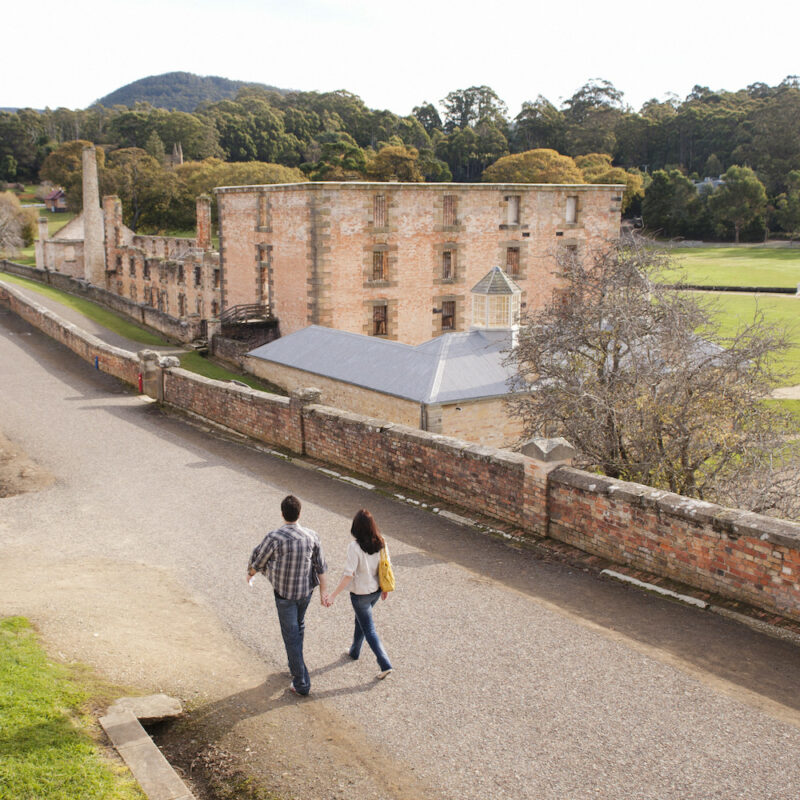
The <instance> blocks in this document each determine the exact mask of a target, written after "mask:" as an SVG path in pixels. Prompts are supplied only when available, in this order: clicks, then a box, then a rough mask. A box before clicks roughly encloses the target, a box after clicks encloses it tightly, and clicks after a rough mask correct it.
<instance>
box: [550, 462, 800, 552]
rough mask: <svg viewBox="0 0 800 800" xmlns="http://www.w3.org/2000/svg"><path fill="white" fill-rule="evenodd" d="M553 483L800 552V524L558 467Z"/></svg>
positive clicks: (729, 536) (552, 473)
mask: <svg viewBox="0 0 800 800" xmlns="http://www.w3.org/2000/svg"><path fill="white" fill-rule="evenodd" d="M550 479H551V480H552V481H553V482H554V483H556V484H561V485H564V486H571V487H574V488H576V489H581V490H583V491H585V492H587V493H592V494H596V495H603V496H606V497H608V498H610V499H613V500H619V501H622V502H626V503H630V504H631V505H632V506H639V507H640V508H651V509H653V510H655V511H656V512H657V513H661V514H669V515H670V516H674V517H678V518H680V519H684V520H687V521H689V522H692V523H695V524H696V525H706V526H709V527H711V528H712V529H713V530H715V531H717V532H719V533H722V534H725V535H726V536H727V537H728V538H729V539H738V538H739V537H740V536H746V537H748V538H751V539H760V540H761V541H765V542H770V543H772V544H778V545H782V546H783V547H787V548H789V549H792V550H800V523H797V522H791V521H790V520H784V519H778V518H776V517H768V516H766V515H764V514H755V513H753V512H752V511H742V510H740V509H733V508H725V507H724V506H719V505H717V504H716V503H708V502H706V501H705V500H696V499H694V498H691V497H682V496H681V495H678V494H674V493H673V492H667V491H664V490H662V489H653V488H652V487H650V486H644V485H643V484H640V483H632V482H629V481H621V480H617V479H616V478H608V477H606V476H604V475H595V474H593V473H591V472H584V471H583V470H580V469H575V468H574V467H566V466H562V467H558V468H556V469H555V470H553V472H551V473H550Z"/></svg>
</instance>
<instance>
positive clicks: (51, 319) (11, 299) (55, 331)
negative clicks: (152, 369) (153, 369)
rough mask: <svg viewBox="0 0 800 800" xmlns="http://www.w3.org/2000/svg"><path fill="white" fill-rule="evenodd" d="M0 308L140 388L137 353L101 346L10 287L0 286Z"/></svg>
mask: <svg viewBox="0 0 800 800" xmlns="http://www.w3.org/2000/svg"><path fill="white" fill-rule="evenodd" d="M0 304H2V305H4V306H6V308H9V309H10V310H11V311H13V312H14V313H15V314H18V315H19V316H20V317H22V319H24V320H25V321H26V322H29V323H30V324H31V325H33V326H34V327H35V328H38V329H39V330H40V331H42V332H43V333H45V334H47V335H48V336H49V337H50V338H51V339H55V340H56V341H57V342H61V344H63V345H66V346H67V347H68V348H69V349H70V350H72V352H73V353H75V354H77V355H78V356H79V357H80V358H82V359H83V360H84V361H88V362H90V363H92V364H94V363H95V359H97V362H96V363H97V367H98V369H100V370H102V371H103V372H107V373H108V374H109V375H114V376H115V377H117V378H120V379H121V380H123V381H125V383H128V384H131V385H132V386H136V385H138V382H139V372H140V365H139V359H138V357H137V356H136V354H135V353H130V352H128V351H127V350H121V349H120V348H118V347H112V346H111V345H108V344H106V343H105V342H101V341H100V339H98V338H96V337H95V336H92V335H91V334H89V333H86V331H82V330H81V329H80V328H78V327H76V326H75V325H72V324H70V323H69V322H65V321H64V320H62V319H61V318H60V317H58V316H56V315H55V314H53V312H52V311H49V310H48V309H46V308H44V307H43V306H40V305H37V304H36V303H34V302H33V301H31V300H28V299H27V298H25V297H23V296H22V295H21V294H20V293H18V292H17V291H16V290H15V289H13V288H11V287H10V286H9V285H7V284H0Z"/></svg>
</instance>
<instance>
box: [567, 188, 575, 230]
mask: <svg viewBox="0 0 800 800" xmlns="http://www.w3.org/2000/svg"><path fill="white" fill-rule="evenodd" d="M566 221H567V222H568V223H575V222H577V221H578V196H577V195H570V196H569V197H568V198H567V213H566Z"/></svg>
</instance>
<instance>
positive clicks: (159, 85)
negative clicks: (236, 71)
mask: <svg viewBox="0 0 800 800" xmlns="http://www.w3.org/2000/svg"><path fill="white" fill-rule="evenodd" d="M244 86H258V87H260V88H263V89H270V90H273V91H276V92H283V91H285V90H284V89H278V88H277V87H275V86H267V85H266V84H263V83H250V82H246V81H232V80H229V79H228V78H220V77H218V76H216V75H194V74H193V73H191V72H165V73H164V74H163V75H151V76H150V77H148V78H141V79H140V80H138V81H134V82H133V83H129V84H128V85H127V86H123V87H121V88H120V89H117V90H116V91H113V92H111V93H110V94H107V95H106V96H105V97H101V98H100V99H99V100H97V101H96V102H95V103H94V104H93V105H100V106H105V107H106V108H110V107H111V106H115V105H122V106H133V105H134V104H135V103H139V102H145V103H150V105H152V106H155V107H156V108H166V109H168V110H172V109H175V110H176V111H188V112H191V111H194V110H195V109H196V108H197V106H198V105H200V103H206V102H208V103H216V102H218V101H220V100H227V99H233V98H234V97H236V94H237V92H238V91H239V89H241V88H242V87H244Z"/></svg>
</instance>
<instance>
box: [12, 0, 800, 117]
mask: <svg viewBox="0 0 800 800" xmlns="http://www.w3.org/2000/svg"><path fill="white" fill-rule="evenodd" d="M3 5H4V8H3V12H2V15H0V28H1V29H2V30H3V36H2V45H1V46H0V65H2V72H0V74H2V75H3V76H4V77H3V79H2V81H0V107H12V108H13V107H31V108H44V107H50V108H58V107H59V106H64V107H67V108H86V107H87V106H89V105H91V104H92V103H93V102H94V101H95V100H97V99H99V98H101V97H103V96H104V95H106V94H108V93H110V92H112V91H114V90H115V89H118V88H120V87H122V86H124V85H126V84H128V83H131V82H133V81H135V80H138V79H139V78H144V77H147V76H149V75H159V74H161V73H164V72H175V71H180V72H193V73H195V74H198V75H218V76H221V77H224V78H230V79H233V80H242V81H252V82H257V83H266V84H270V85H272V86H278V87H280V88H286V89H299V90H305V91H312V90H313V91H332V90H336V89H346V90H348V91H350V92H352V93H354V94H357V95H359V96H360V97H361V98H362V99H363V100H364V102H365V103H366V104H367V106H368V107H370V108H373V109H384V108H386V109H389V110H391V111H394V112H395V113H397V114H401V115H405V114H409V113H411V110H412V109H413V107H414V106H416V105H420V104H421V103H422V102H424V101H429V102H432V103H434V104H438V103H439V101H440V100H441V99H442V98H443V97H445V96H446V95H447V93H448V92H451V91H454V90H457V89H465V88H468V87H470V86H481V85H487V86H490V87H491V88H492V89H494V91H495V92H496V93H497V95H498V96H499V97H500V98H501V99H502V100H504V101H505V103H506V104H507V105H508V108H509V112H510V115H511V116H512V117H513V116H515V115H516V114H517V113H518V112H519V110H520V108H521V106H522V103H523V102H525V101H530V100H535V99H536V97H537V96H538V95H540V94H541V95H543V96H544V97H546V98H547V99H548V100H550V102H552V103H553V104H554V105H556V106H560V105H561V103H562V101H563V100H565V99H567V98H569V97H570V96H571V95H572V94H573V93H574V92H575V91H576V90H577V89H579V88H580V87H581V86H582V85H583V84H585V83H586V82H587V81H588V80H590V79H604V80H608V81H610V82H611V83H613V84H614V86H616V88H617V89H618V90H620V91H622V92H623V100H624V102H626V103H627V104H628V105H630V106H632V107H633V108H635V109H638V108H640V107H641V105H642V103H644V102H645V101H646V100H648V99H650V98H653V97H655V98H658V99H664V98H665V97H666V96H667V95H668V94H669V93H674V94H676V95H678V97H679V98H681V99H682V98H684V97H685V96H686V95H687V94H689V92H691V90H692V87H693V86H695V85H696V84H699V85H702V86H708V87H710V88H711V89H727V90H731V91H735V90H737V89H741V88H744V87H746V86H747V85H748V84H751V83H756V82H762V83H766V84H769V85H775V84H778V83H780V82H781V81H782V80H783V79H784V78H785V77H786V76H787V75H790V74H797V73H800V49H798V47H797V30H798V23H800V3H797V2H786V0H779V1H778V2H773V3H771V4H769V5H768V6H765V7H763V9H764V17H763V21H762V19H760V18H759V16H758V14H759V9H758V7H757V6H751V5H748V6H747V7H745V6H744V4H742V3H741V2H740V3H738V4H737V3H731V2H729V0H728V1H727V2H722V0H673V1H672V2H659V3H639V4H633V3H618V4H610V3H608V2H606V3H598V2H586V1H585V0H573V2H572V3H564V2H553V1H552V0H550V1H549V2H541V1H540V2H533V0H528V1H527V2H524V1H523V0H484V2H481V3H478V2H475V0H462V1H461V2H452V0H451V2H440V1H439V0H401V2H395V3H391V4H389V3H386V2H380V1H379V0H216V1H212V0H136V2H120V1H119V0H68V2H61V3H49V4H45V5H36V6H34V7H32V6H30V5H29V4H24V3H11V2H9V3H4V4H3ZM739 9H742V10H739Z"/></svg>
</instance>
